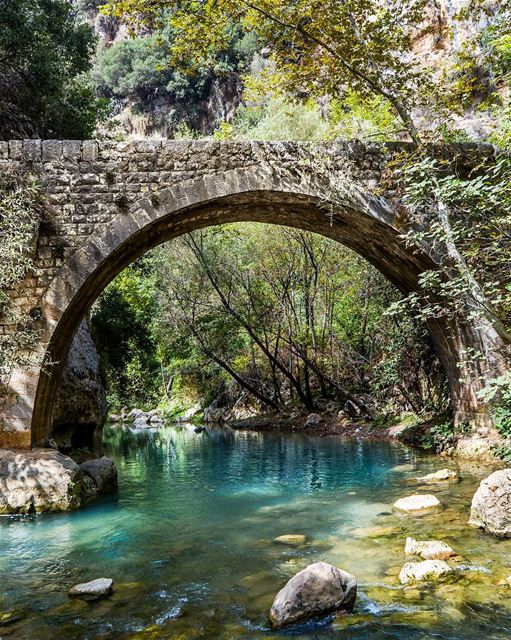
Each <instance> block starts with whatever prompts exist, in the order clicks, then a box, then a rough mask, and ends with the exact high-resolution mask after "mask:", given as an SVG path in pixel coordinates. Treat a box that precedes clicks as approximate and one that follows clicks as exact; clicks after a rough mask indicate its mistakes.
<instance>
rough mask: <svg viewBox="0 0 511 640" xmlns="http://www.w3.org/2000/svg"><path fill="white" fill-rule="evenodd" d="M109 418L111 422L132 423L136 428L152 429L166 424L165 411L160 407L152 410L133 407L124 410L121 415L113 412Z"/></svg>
mask: <svg viewBox="0 0 511 640" xmlns="http://www.w3.org/2000/svg"><path fill="white" fill-rule="evenodd" d="M109 419H110V422H122V423H127V424H131V425H132V426H133V427H135V428H136V429H150V428H153V427H159V426H161V425H163V424H164V416H163V411H161V410H160V409H151V411H142V409H132V410H131V411H129V412H127V413H125V412H124V411H123V412H122V413H121V414H119V415H117V414H113V415H111V416H110V418H109Z"/></svg>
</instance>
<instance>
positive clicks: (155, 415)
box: [146, 409, 163, 424]
mask: <svg viewBox="0 0 511 640" xmlns="http://www.w3.org/2000/svg"><path fill="white" fill-rule="evenodd" d="M146 415H147V421H148V422H149V423H150V424H163V411H162V410H161V409H151V411H148V412H147V414H146Z"/></svg>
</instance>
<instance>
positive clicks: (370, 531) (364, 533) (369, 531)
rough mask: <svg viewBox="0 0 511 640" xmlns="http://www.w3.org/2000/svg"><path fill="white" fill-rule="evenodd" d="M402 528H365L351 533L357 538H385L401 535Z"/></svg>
mask: <svg viewBox="0 0 511 640" xmlns="http://www.w3.org/2000/svg"><path fill="white" fill-rule="evenodd" d="M401 531H402V529H401V527H363V528H360V529H353V531H352V532H351V533H352V534H353V535H354V536H356V537H357V538H384V537H386V536H394V535H396V534H398V533H401Z"/></svg>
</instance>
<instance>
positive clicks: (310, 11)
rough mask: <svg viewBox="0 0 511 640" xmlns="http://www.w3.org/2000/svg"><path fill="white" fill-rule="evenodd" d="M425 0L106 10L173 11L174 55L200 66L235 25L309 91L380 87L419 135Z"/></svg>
mask: <svg viewBox="0 0 511 640" xmlns="http://www.w3.org/2000/svg"><path fill="white" fill-rule="evenodd" d="M426 4H427V2H426V0H404V1H397V0H392V1H389V2H385V3H383V2H381V1H379V0H345V1H343V2H339V0H294V1H293V2H289V0H255V1H254V2H252V1H248V0H204V1H203V2H197V1H196V0H184V1H182V0H181V1H179V2H178V1H176V2H172V1H168V0H110V1H109V2H107V3H106V5H105V7H104V10H105V11H107V12H111V13H112V14H113V15H116V16H118V17H121V18H122V19H123V20H127V21H129V22H130V24H131V25H132V27H133V28H138V27H140V26H141V25H150V26H153V25H154V24H157V23H158V22H159V21H161V20H162V19H168V18H166V16H167V15H168V14H166V13H165V12H164V11H163V9H166V10H168V9H169V8H170V9H171V10H172V15H171V17H170V20H171V23H172V26H173V27H174V29H175V31H176V39H175V41H174V43H173V45H172V61H173V63H175V64H179V65H181V66H182V67H185V68H187V69H193V68H196V67H197V66H199V65H200V64H202V62H203V61H204V60H205V59H208V57H211V56H212V55H213V54H214V53H215V52H216V51H218V50H222V49H223V48H225V46H226V45H227V43H228V40H229V32H230V30H231V29H232V28H233V25H236V24H241V25H242V26H243V28H244V29H245V30H246V31H248V32H255V33H257V35H258V37H259V38H260V39H261V42H263V43H269V48H270V52H271V53H270V55H271V57H272V59H273V61H274V63H275V70H276V71H275V72H276V73H278V75H279V78H280V83H281V85H282V86H283V88H284V89H287V90H290V91H293V92H295V93H298V94H303V93H304V92H305V93H306V94H307V95H310V96H321V95H325V94H327V93H328V94H331V95H342V94H344V93H345V92H346V91H347V90H349V89H351V90H355V91H356V92H357V93H359V94H360V95H362V96H365V97H368V96H369V95H374V94H376V95H380V96H382V97H383V98H385V99H386V100H388V101H389V102H390V104H391V105H392V107H393V108H394V109H395V111H396V112H397V113H398V114H399V117H400V119H401V121H402V123H403V125H404V126H405V128H406V129H407V130H408V132H409V133H410V135H411V136H412V137H413V138H416V137H417V132H416V130H415V126H414V124H413V121H412V119H411V117H410V113H409V112H410V108H411V106H412V104H413V103H414V102H415V101H416V99H417V93H418V89H419V88H420V86H421V85H422V84H423V83H424V81H425V79H426V76H425V73H424V72H423V71H421V70H419V67H418V65H417V64H416V60H415V57H414V54H413V52H412V44H413V34H414V31H415V32H416V30H417V27H418V25H421V23H422V21H423V18H424V10H425V8H426Z"/></svg>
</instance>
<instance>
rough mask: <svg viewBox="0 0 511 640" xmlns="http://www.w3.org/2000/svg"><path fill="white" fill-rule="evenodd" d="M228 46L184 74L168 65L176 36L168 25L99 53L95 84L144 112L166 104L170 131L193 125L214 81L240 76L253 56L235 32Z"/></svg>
mask: <svg viewBox="0 0 511 640" xmlns="http://www.w3.org/2000/svg"><path fill="white" fill-rule="evenodd" d="M230 36H231V37H230V41H229V44H228V47H227V49H226V50H225V51H223V52H221V53H220V52H218V54H217V55H214V56H211V57H210V58H209V59H208V60H206V61H205V62H204V64H202V65H200V66H199V67H197V68H196V69H194V70H193V71H190V72H188V71H187V70H184V69H183V68H179V67H175V66H171V65H170V64H169V51H170V49H171V47H172V43H173V40H174V32H173V29H172V27H171V26H170V25H169V24H166V25H164V26H163V28H161V29H157V30H155V31H154V32H152V33H150V34H144V35H137V36H134V37H132V38H127V39H121V40H118V41H117V42H114V43H113V44H112V46H110V47H108V48H105V49H103V50H101V51H100V52H99V53H98V54H97V56H96V60H95V63H94V69H93V74H92V77H93V80H94V82H95V85H96V87H97V90H98V92H99V93H100V95H102V96H105V97H108V98H113V99H129V100H130V101H131V102H132V104H133V105H134V109H135V111H138V112H140V113H144V112H145V111H148V110H149V109H150V108H151V104H152V102H153V101H154V100H156V99H158V100H159V101H160V103H161V101H162V100H164V101H165V102H166V103H167V104H168V105H169V106H170V107H171V108H170V109H167V112H168V114H167V116H166V117H167V119H168V121H167V122H165V123H161V124H166V125H167V126H169V127H170V128H171V129H175V130H177V129H178V128H179V127H180V126H181V127H183V126H187V127H191V126H197V123H198V119H199V116H200V113H201V109H202V103H203V102H204V101H205V100H207V98H208V95H209V91H210V88H211V85H212V82H213V81H214V80H215V79H218V78H222V77H226V76H229V75H230V74H232V73H234V72H240V71H243V70H244V69H245V67H246V65H247V64H248V63H249V62H250V59H251V57H252V55H253V51H254V47H255V43H254V40H253V38H250V37H249V36H248V35H244V34H243V33H242V32H241V31H240V30H239V29H233V30H231V32H230Z"/></svg>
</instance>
